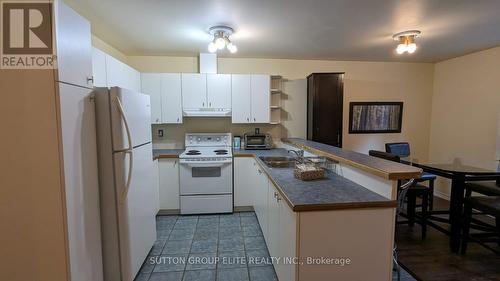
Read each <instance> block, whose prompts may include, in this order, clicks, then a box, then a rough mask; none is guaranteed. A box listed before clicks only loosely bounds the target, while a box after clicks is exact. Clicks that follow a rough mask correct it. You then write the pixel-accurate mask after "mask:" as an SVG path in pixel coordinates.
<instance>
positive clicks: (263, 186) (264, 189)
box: [256, 164, 269, 241]
mask: <svg viewBox="0 0 500 281" xmlns="http://www.w3.org/2000/svg"><path fill="white" fill-rule="evenodd" d="M256 169H257V181H256V185H257V186H256V192H257V200H256V205H257V207H258V210H259V213H258V219H259V224H260V227H261V229H262V233H263V234H264V238H265V240H266V241H268V231H269V208H268V188H269V180H268V179H267V176H266V174H264V172H263V171H262V169H261V168H260V167H259V165H258V164H256Z"/></svg>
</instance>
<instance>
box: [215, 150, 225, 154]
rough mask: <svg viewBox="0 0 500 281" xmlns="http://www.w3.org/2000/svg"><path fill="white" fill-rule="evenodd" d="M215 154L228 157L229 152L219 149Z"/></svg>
mask: <svg viewBox="0 0 500 281" xmlns="http://www.w3.org/2000/svg"><path fill="white" fill-rule="evenodd" d="M214 152H215V155H226V154H227V150H225V149H217V150H214Z"/></svg>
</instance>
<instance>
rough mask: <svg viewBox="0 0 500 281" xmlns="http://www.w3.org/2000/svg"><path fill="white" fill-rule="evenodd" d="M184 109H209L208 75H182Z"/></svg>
mask: <svg viewBox="0 0 500 281" xmlns="http://www.w3.org/2000/svg"><path fill="white" fill-rule="evenodd" d="M181 76H182V107H183V108H184V109H199V108H204V107H207V75H206V74H199V73H182V75H181Z"/></svg>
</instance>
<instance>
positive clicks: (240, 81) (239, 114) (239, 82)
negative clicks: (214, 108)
mask: <svg viewBox="0 0 500 281" xmlns="http://www.w3.org/2000/svg"><path fill="white" fill-rule="evenodd" d="M250 85H251V75H247V74H233V75H231V121H232V122H233V123H249V122H250V117H251V112H250V103H251V86H250Z"/></svg>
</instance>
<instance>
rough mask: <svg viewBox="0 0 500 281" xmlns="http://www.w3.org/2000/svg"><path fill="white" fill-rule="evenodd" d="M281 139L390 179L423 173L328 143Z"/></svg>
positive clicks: (411, 177) (409, 177)
mask: <svg viewBox="0 0 500 281" xmlns="http://www.w3.org/2000/svg"><path fill="white" fill-rule="evenodd" d="M281 141H282V142H283V143H286V144H289V145H292V146H295V147H297V148H300V149H303V150H305V151H309V152H311V153H313V154H316V155H320V156H324V157H326V158H329V159H332V160H336V161H339V162H340V163H342V164H346V165H349V166H353V167H355V168H358V169H361V170H363V171H365V172H368V173H371V174H373V175H376V176H379V177H382V178H385V179H389V180H401V179H413V178H418V177H420V175H421V174H422V169H420V168H417V167H413V166H409V165H405V164H401V163H396V162H392V161H388V160H385V159H381V158H376V157H372V156H369V155H366V154H362V153H359V152H354V151H350V150H346V149H342V148H338V147H335V146H331V145H327V144H322V143H318V142H314V141H309V140H304V139H299V138H289V139H282V140H281Z"/></svg>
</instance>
